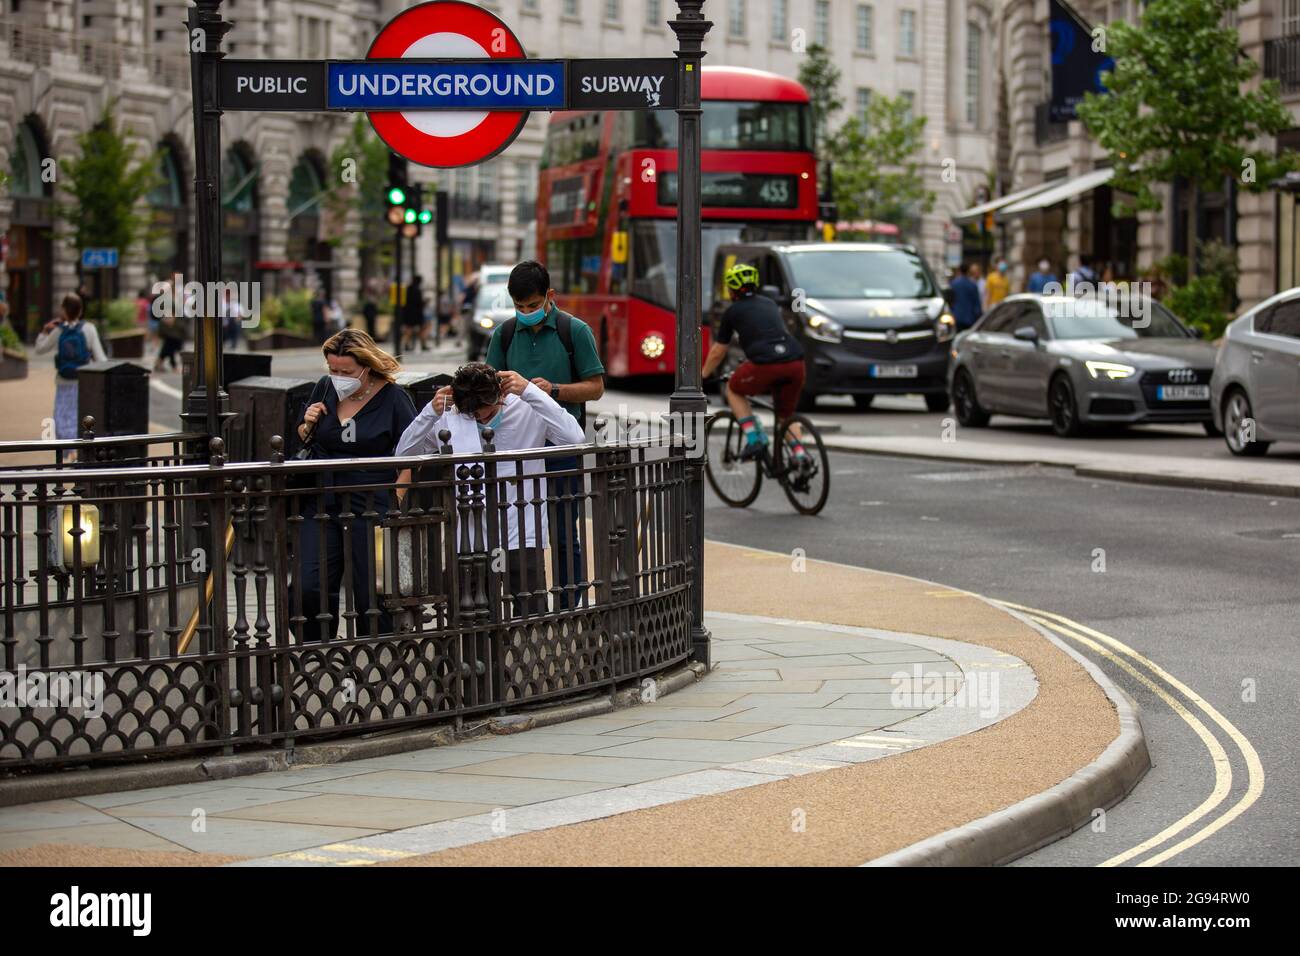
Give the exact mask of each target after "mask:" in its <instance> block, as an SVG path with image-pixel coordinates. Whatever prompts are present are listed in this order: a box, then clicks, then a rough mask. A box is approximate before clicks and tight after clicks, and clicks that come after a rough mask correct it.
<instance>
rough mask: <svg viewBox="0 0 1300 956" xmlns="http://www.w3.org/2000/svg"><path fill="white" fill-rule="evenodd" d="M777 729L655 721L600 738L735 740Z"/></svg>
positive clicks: (721, 723)
mask: <svg viewBox="0 0 1300 956" xmlns="http://www.w3.org/2000/svg"><path fill="white" fill-rule="evenodd" d="M778 727H779V725H778V724H758V723H754V724H749V723H739V722H737V723H723V722H722V721H717V720H712V721H709V720H694V721H692V720H656V721H652V722H651V723H648V724H638V725H637V726H636V727H629V728H627V729H626V730H612V731H610V732H609V733H607V734H604V735H602V736H603V738H609V737H622V738H631V737H638V738H641V739H646V738H648V737H677V738H684V739H688V740H690V739H694V740H735V739H736V738H738V737H748V736H750V735H751V734H757V733H759V732H761V731H764V730H776V729H778ZM638 731H639V732H638ZM600 746H602V747H608V746H611V745H610V744H609V743H602V744H601V745H600Z"/></svg>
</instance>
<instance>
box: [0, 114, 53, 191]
mask: <svg viewBox="0 0 1300 956" xmlns="http://www.w3.org/2000/svg"><path fill="white" fill-rule="evenodd" d="M41 158H42V157H41V147H40V144H39V142H38V141H37V139H36V132H35V131H34V130H33V129H32V126H31V124H30V123H21V124H19V126H18V138H17V142H15V144H14V151H13V153H12V155H11V157H10V174H11V176H10V182H9V195H10V196H12V197H14V198H15V199H40V198H41V197H43V196H44V195H45V184H44V183H43V182H41Z"/></svg>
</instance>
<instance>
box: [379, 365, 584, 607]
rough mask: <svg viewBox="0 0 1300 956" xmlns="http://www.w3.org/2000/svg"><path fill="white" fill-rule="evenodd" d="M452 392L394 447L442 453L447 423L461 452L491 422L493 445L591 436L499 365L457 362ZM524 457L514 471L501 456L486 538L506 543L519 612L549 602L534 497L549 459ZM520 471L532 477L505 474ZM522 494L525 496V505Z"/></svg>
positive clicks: (491, 544)
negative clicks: (441, 407)
mask: <svg viewBox="0 0 1300 956" xmlns="http://www.w3.org/2000/svg"><path fill="white" fill-rule="evenodd" d="M451 397H452V401H451V404H450V405H448V406H447V409H446V411H444V412H443V413H442V414H441V415H439V414H438V412H437V410H436V409H435V407H434V406H435V403H433V402H430V403H429V404H428V405H426V406H425V407H424V408H423V409H422V410H421V412H420V414H419V415H417V416H416V418H415V421H413V422H411V424H410V426H409V427H408V428H407V429H406V431H405V432H403V433H402V437H401V440H400V441H398V443H397V449H396V451H395V452H394V454H395V455H397V456H398V457H401V456H405V455H429V454H435V453H437V452H438V451H439V447H438V438H437V436H438V433H439V432H440V431H442V430H443V429H446V430H447V431H449V432H451V448H452V451H453V452H454V453H456V454H463V453H466V452H469V453H473V452H477V451H481V450H482V448H483V443H482V439H481V437H480V434H481V432H482V430H483V429H485V428H491V429H492V430H493V436H492V446H493V448H494V449H495V450H496V451H522V450H524V449H529V448H536V449H539V450H540V449H542V448H543V447H545V446H546V445H547V443H550V444H551V445H577V444H581V443H583V442H585V441H586V436H585V435H584V434H583V431H582V426H580V425H579V424H578V421H577V419H575V418H574V417H573V416H572V415H570V414H569V413H568V412H567V411H565V409H564V408H562V407H561V406H560V405H559V404H558V403H557V402H556V401H555V400H554V399H553V398H551V397H550V396H549V395H547V394H546V392H544V391H542V389H540V388H538V387H537V386H536V385H534V384H533V383H532V382H530V381H528V380H527V379H526V378H524V377H523V376H522V375H520V374H519V373H518V372H498V371H497V370H496V369H494V368H493V367H492V366H490V365H486V364H484V363H483V362H470V363H469V364H467V365H462V366H461V367H460V368H458V369H457V370H456V374H455V376H454V378H453V379H452V383H451ZM521 464H522V466H523V467H522V470H521V471H517V470H516V467H515V462H512V461H502V462H498V463H497V470H496V473H497V478H498V479H502V480H499V481H498V482H497V483H496V490H495V499H496V501H497V515H496V516H495V517H496V521H495V523H496V524H497V525H498V532H497V535H496V536H495V537H496V538H497V539H498V540H492V541H488V542H487V548H488V551H489V553H492V552H495V551H496V549H497V548H498V547H501V546H504V547H505V549H506V569H507V573H508V576H509V585H508V587H509V590H510V594H511V595H512V596H513V597H514V602H515V613H516V615H523V614H536V613H541V612H542V611H544V610H545V588H546V579H545V574H544V568H543V562H542V552H543V549H544V548H545V547H546V543H547V541H548V540H549V538H548V536H547V518H546V510H547V508H546V505H545V504H542V505H541V506H540V507H538V506H535V505H533V504H532V502H534V501H542V502H545V500H546V461H545V459H543V458H540V457H538V458H526V459H524V460H523V461H522V462H521ZM516 474H522V475H524V476H527V477H525V478H523V479H522V480H505V479H512V478H513V476H515V475H516ZM407 480H409V472H404V473H403V474H402V475H399V476H398V483H399V485H400V484H403V483H405V482H406V481H407ZM490 492H491V489H489V493H490ZM399 494H401V492H400V491H399ZM517 501H522V502H524V505H523V507H522V508H521V507H519V506H518V505H517V504H516V502H517ZM485 504H486V502H485ZM502 518H504V521H502V520H501V519H502ZM490 520H491V519H489V521H490ZM521 522H522V525H523V527H522V534H521V528H520V524H521ZM501 525H504V527H501ZM487 527H491V524H487ZM502 538H504V540H500V539H502ZM457 545H458V546H459V541H458V542H457Z"/></svg>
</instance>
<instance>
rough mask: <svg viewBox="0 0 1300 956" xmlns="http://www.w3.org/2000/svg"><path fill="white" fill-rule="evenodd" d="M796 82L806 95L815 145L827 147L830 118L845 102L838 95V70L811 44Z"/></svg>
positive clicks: (822, 48)
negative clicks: (815, 133)
mask: <svg viewBox="0 0 1300 956" xmlns="http://www.w3.org/2000/svg"><path fill="white" fill-rule="evenodd" d="M799 82H800V83H802V84H803V87H804V89H806V90H807V91H808V99H809V101H810V102H811V103H812V114H813V127H814V129H815V130H816V132H817V142H818V143H819V144H822V143H826V142H827V141H828V138H829V136H830V122H831V117H833V116H834V115H835V114H836V113H838V112H839V111H840V109H841V108H842V107H843V106H844V100H842V99H841V98H840V95H839V89H840V70H839V67H837V66H836V65H835V61H834V60H832V59H831V57H830V54H829V53H827V52H826V48H825V47H824V46H821V45H820V44H818V43H814V44H813V45H812V46H810V47H809V48H808V53H807V58H806V59H805V60H804V61H803V62H802V63H800V64H799Z"/></svg>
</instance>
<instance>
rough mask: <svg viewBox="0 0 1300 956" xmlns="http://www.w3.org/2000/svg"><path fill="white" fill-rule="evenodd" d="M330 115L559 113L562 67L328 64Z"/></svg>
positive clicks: (544, 63) (562, 94)
mask: <svg viewBox="0 0 1300 956" xmlns="http://www.w3.org/2000/svg"><path fill="white" fill-rule="evenodd" d="M328 74H329V85H328V87H327V89H328V93H327V98H326V106H327V108H328V109H332V110H446V109H452V110H455V109H480V110H512V109H519V110H526V109H534V110H536V109H543V110H544V109H549V110H556V109H563V108H564V97H565V89H564V64H563V63H557V62H555V61H536V62H528V61H519V60H515V61H505V62H494V61H492V60H469V61H459V62H450V61H447V62H441V63H428V62H426V63H403V62H401V61H399V60H376V61H375V62H373V63H362V62H346V63H344V62H335V63H330V64H329V70H328Z"/></svg>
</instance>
